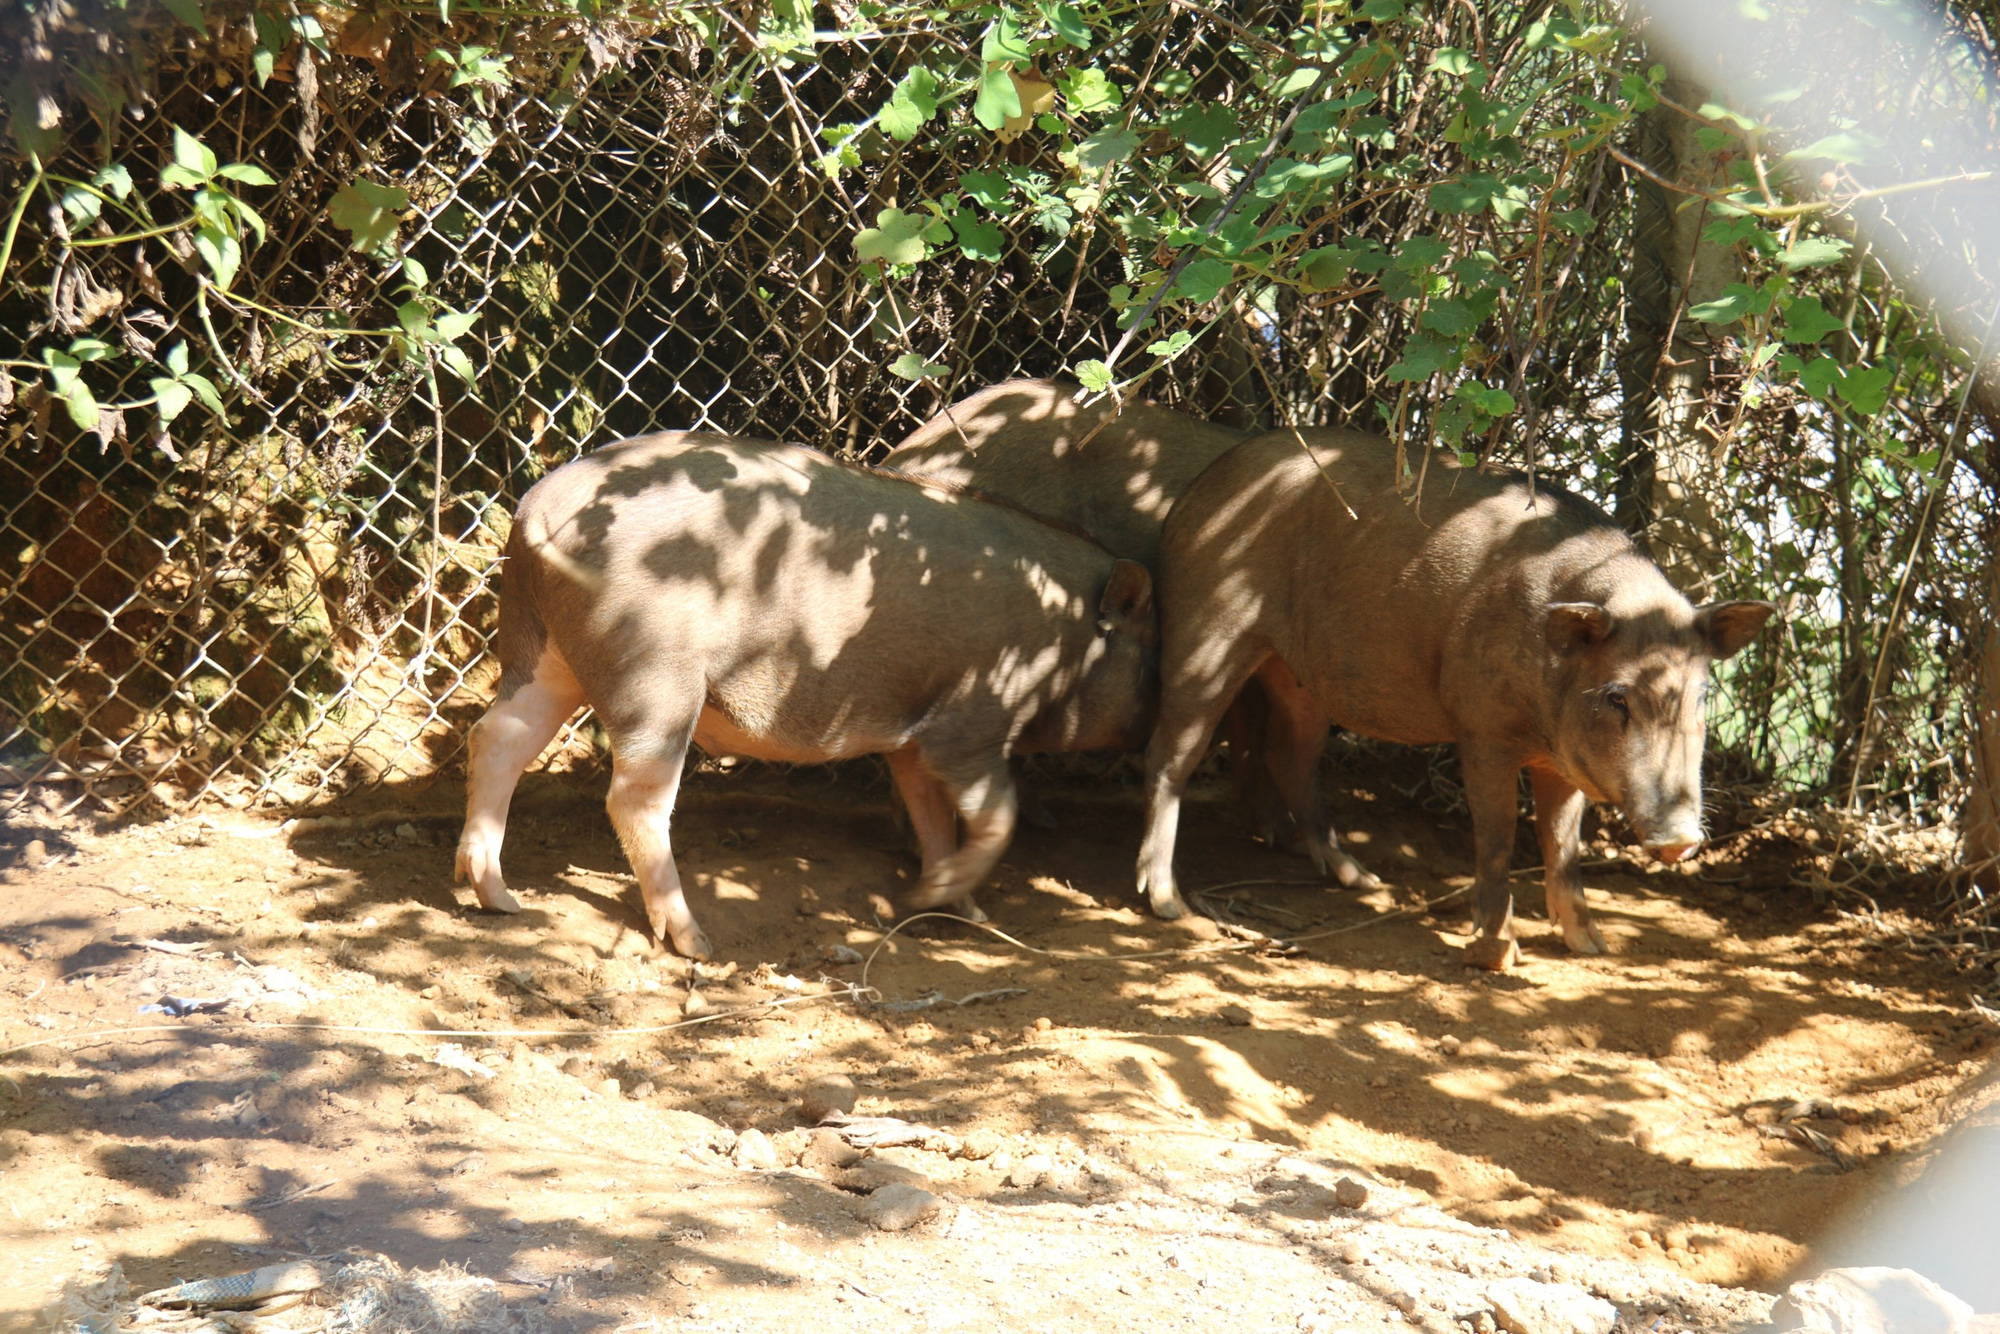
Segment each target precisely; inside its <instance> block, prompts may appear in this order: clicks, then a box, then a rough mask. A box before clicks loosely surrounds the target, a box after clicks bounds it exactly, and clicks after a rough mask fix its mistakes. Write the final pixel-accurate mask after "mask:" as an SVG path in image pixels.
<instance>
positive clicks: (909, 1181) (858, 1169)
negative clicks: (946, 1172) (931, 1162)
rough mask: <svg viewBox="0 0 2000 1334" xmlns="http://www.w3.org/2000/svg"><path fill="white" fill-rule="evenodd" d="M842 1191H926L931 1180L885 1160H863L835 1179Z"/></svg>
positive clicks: (871, 1192)
mask: <svg viewBox="0 0 2000 1334" xmlns="http://www.w3.org/2000/svg"><path fill="white" fill-rule="evenodd" d="M836 1182H837V1184H838V1185H839V1186H840V1187H841V1189H843V1190H852V1191H858V1192H860V1193H861V1194H863V1195H872V1194H874V1193H875V1192H876V1191H878V1190H881V1189H882V1188H883V1187H884V1186H915V1187H916V1188H917V1189H919V1190H928V1189H929V1188H930V1184H931V1180H930V1178H929V1177H927V1176H925V1175H924V1174H923V1173H922V1172H919V1171H917V1170H916V1169H915V1168H914V1167H904V1166H903V1165H902V1164H901V1163H892V1162H890V1161H889V1160H888V1159H886V1158H874V1157H870V1158H864V1159H862V1160H861V1161H860V1162H858V1163H856V1164H854V1166H852V1167H849V1168H846V1169H844V1170H843V1171H841V1172H840V1174H839V1175H838V1177H837V1178H836Z"/></svg>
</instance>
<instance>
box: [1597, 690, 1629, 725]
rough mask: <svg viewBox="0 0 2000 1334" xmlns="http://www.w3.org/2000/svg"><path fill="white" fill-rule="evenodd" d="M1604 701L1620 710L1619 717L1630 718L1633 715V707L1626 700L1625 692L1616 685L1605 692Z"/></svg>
mask: <svg viewBox="0 0 2000 1334" xmlns="http://www.w3.org/2000/svg"><path fill="white" fill-rule="evenodd" d="M1604 702H1605V703H1606V704H1609V705H1610V706H1611V707H1612V708H1614V709H1616V710H1618V716H1619V717H1621V718H1630V717H1631V716H1632V707H1631V705H1629V704H1627V703H1626V702H1625V692H1624V691H1622V690H1620V689H1618V688H1617V687H1616V686H1613V687H1612V688H1611V689H1609V690H1607V691H1605V692H1604Z"/></svg>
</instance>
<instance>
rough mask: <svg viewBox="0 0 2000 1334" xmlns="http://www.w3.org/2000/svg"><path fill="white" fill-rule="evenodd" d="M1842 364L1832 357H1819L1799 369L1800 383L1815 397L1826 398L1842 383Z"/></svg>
mask: <svg viewBox="0 0 2000 1334" xmlns="http://www.w3.org/2000/svg"><path fill="white" fill-rule="evenodd" d="M1841 376H1842V370H1841V365H1840V363H1839V362H1837V361H1835V360H1834V359H1833V358H1832V357H1818V358H1815V359H1814V360H1812V361H1809V362H1807V363H1806V364H1805V365H1804V366H1803V367H1802V368H1801V369H1800V371H1799V385H1800V387H1801V388H1803V389H1804V390H1805V391H1806V392H1807V393H1808V394H1811V395H1812V396H1813V397H1814V398H1817V399H1824V398H1825V397H1826V396H1827V395H1828V394H1829V393H1831V392H1832V391H1833V387H1834V386H1835V385H1837V384H1839V383H1840V381H1841Z"/></svg>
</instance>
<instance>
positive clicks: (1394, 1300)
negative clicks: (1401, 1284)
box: [1386, 1292, 1417, 1315]
mask: <svg viewBox="0 0 2000 1334" xmlns="http://www.w3.org/2000/svg"><path fill="white" fill-rule="evenodd" d="M1386 1300H1387V1301H1388V1303H1389V1305H1391V1306H1393V1307H1395V1308H1396V1309H1397V1310H1398V1311H1401V1312H1402V1313H1403V1314H1404V1315H1410V1314H1411V1313H1413V1312H1414V1311H1415V1310H1416V1309H1417V1299H1416V1298H1415V1297H1412V1296H1411V1295H1410V1294H1409V1293H1407V1292H1392V1293H1390V1294H1389V1296H1388V1297H1387V1298H1386Z"/></svg>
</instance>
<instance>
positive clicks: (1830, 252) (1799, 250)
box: [1778, 236, 1854, 272]
mask: <svg viewBox="0 0 2000 1334" xmlns="http://www.w3.org/2000/svg"><path fill="white" fill-rule="evenodd" d="M1852 249H1854V247H1853V245H1852V244H1850V243H1849V242H1846V241H1843V240H1841V239H1840V238H1839V237H1837V236H1808V237H1807V238H1806V239H1805V240H1803V241H1797V242H1794V243H1793V245H1792V248H1791V249H1790V250H1786V251H1781V252H1780V253H1779V255H1778V262H1779V263H1780V264H1782V265H1784V266H1785V267H1786V268H1787V269H1789V270H1791V271H1793V272H1797V271H1798V270H1800V269H1816V268H1818V267H1820V266H1821V265H1822V264H1838V263H1839V262H1840V261H1841V260H1843V259H1845V258H1846V257H1847V252H1848V251H1850V250H1852Z"/></svg>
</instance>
